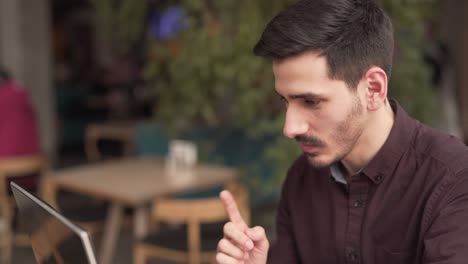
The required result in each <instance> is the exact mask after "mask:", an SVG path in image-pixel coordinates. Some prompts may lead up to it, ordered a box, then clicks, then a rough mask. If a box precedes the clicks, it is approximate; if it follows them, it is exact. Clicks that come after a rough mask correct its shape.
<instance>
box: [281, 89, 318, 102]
mask: <svg viewBox="0 0 468 264" xmlns="http://www.w3.org/2000/svg"><path fill="white" fill-rule="evenodd" d="M275 92H276V94H278V96H279V97H281V98H284V99H286V97H287V98H288V99H291V100H294V99H319V98H322V97H323V96H322V95H321V94H317V93H312V92H307V93H299V94H289V95H287V96H286V97H285V96H283V95H281V94H280V93H278V91H275Z"/></svg>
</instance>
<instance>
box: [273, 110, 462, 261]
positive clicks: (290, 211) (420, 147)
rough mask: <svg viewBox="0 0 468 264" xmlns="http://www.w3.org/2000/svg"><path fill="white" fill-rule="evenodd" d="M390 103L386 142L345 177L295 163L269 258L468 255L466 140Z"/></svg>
mask: <svg viewBox="0 0 468 264" xmlns="http://www.w3.org/2000/svg"><path fill="white" fill-rule="evenodd" d="M392 107H393V110H394V112H395V124H394V126H393V129H392V131H391V133H390V136H389V137H388V139H387V141H386V142H385V144H384V146H383V147H382V148H381V149H380V151H379V152H378V153H377V155H376V156H375V157H374V158H373V159H372V160H371V161H370V162H369V163H368V165H367V166H365V167H364V168H363V169H362V170H361V171H360V172H359V173H358V174H357V175H354V176H352V177H350V178H348V179H346V180H347V181H345V182H344V183H342V181H336V180H335V179H334V178H333V177H332V176H333V175H332V172H331V170H330V168H323V169H314V168H312V167H311V166H310V165H309V163H308V161H307V158H306V157H305V156H301V157H300V158H299V159H298V160H297V162H296V163H295V164H294V165H293V167H292V168H291V170H290V172H289V174H288V177H287V179H286V182H285V183H284V188H283V193H282V197H281V201H280V204H279V210H278V219H277V233H278V235H277V240H276V241H277V243H276V245H274V246H273V248H272V250H271V255H270V256H269V263H270V264H285V263H288V264H296V263H303V264H429V263H431V264H461V263H468V148H467V147H466V146H465V145H464V144H463V143H462V142H461V141H459V140H458V139H456V138H454V137H452V136H449V135H445V134H442V133H440V132H437V131H435V130H433V129H431V128H429V127H427V126H425V125H423V124H421V123H419V122H418V121H416V120H414V119H412V118H410V117H409V116H408V115H407V114H406V113H405V111H404V110H403V109H402V108H401V107H399V106H398V105H397V104H396V103H395V102H394V101H392ZM375 133H379V131H375Z"/></svg>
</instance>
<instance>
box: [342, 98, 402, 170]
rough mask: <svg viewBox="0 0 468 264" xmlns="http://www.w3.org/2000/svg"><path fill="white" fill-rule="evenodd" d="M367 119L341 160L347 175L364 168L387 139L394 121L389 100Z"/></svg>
mask: <svg viewBox="0 0 468 264" xmlns="http://www.w3.org/2000/svg"><path fill="white" fill-rule="evenodd" d="M368 121H369V122H368V125H367V127H366V128H365V129H364V131H363V132H362V134H361V136H360V137H359V139H358V141H357V142H356V145H355V146H354V147H353V149H352V150H351V152H350V153H349V154H348V155H347V156H346V157H345V158H344V159H343V160H342V161H341V162H342V164H343V166H344V167H345V168H346V171H347V173H348V175H354V174H356V173H357V172H359V171H360V170H361V169H362V168H364V166H366V165H367V163H369V162H370V161H371V160H372V159H373V158H374V157H375V155H377V153H378V152H379V150H380V149H381V148H382V146H383V145H384V143H385V141H387V138H388V136H389V135H390V131H391V130H392V127H393V123H394V113H393V110H392V108H391V106H390V102H389V101H388V100H387V101H386V102H385V105H384V107H382V108H381V109H379V110H378V111H376V112H374V113H372V116H370V117H369V120H368Z"/></svg>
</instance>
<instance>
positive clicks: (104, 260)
mask: <svg viewBox="0 0 468 264" xmlns="http://www.w3.org/2000/svg"><path fill="white" fill-rule="evenodd" d="M122 214H123V206H122V205H120V204H112V205H111V207H110V208H109V211H108V213H107V218H106V226H105V227H104V234H103V238H102V242H101V248H100V249H99V250H100V252H99V253H100V254H99V258H100V259H99V263H100V264H110V263H111V262H112V257H113V255H114V249H115V246H116V243H117V239H118V237H119V232H120V225H121V222H122Z"/></svg>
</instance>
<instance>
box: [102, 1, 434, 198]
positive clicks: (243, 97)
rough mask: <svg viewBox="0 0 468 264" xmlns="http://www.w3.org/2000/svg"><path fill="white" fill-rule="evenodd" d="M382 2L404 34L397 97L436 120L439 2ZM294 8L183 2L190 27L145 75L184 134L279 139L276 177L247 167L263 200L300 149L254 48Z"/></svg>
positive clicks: (170, 122) (162, 112) (273, 159)
mask: <svg viewBox="0 0 468 264" xmlns="http://www.w3.org/2000/svg"><path fill="white" fill-rule="evenodd" d="M101 1H107V2H112V0H101ZM378 1H379V2H380V4H382V6H383V7H384V9H385V10H386V11H387V12H388V13H389V14H390V16H391V17H392V19H393V22H394V27H395V33H396V42H397V44H396V56H395V67H394V71H393V74H392V78H391V88H390V93H391V95H392V96H395V97H397V98H398V99H399V101H400V102H401V103H402V105H403V106H404V107H405V108H406V109H407V110H408V111H409V112H410V113H411V114H412V115H413V116H416V117H417V118H419V119H422V120H423V121H431V118H432V117H433V113H434V111H433V106H434V95H433V94H432V92H431V86H430V84H429V78H428V71H427V69H426V67H425V66H424V64H423V62H422V55H421V53H422V48H423V42H422V39H423V38H422V35H423V19H424V18H425V17H426V16H428V15H430V13H431V11H432V8H433V2H435V0H424V1H418V0H413V1H410V0H378ZM127 2H128V3H135V1H127ZM136 2H138V1H136ZM293 2H295V1H293V0H255V1H252V0H213V1H210V0H206V1H200V0H181V1H180V4H181V5H182V6H183V7H184V9H185V10H186V12H187V27H188V28H187V29H186V30H185V31H184V32H183V33H181V34H180V35H179V36H178V37H177V38H175V39H173V40H170V41H168V42H165V43H161V42H157V41H154V40H152V41H150V42H149V44H148V47H149V50H148V53H149V56H148V57H149V61H148V62H147V65H146V69H145V74H146V77H147V78H148V79H149V80H151V81H152V82H153V83H154V85H155V89H157V92H158V95H159V96H158V98H159V100H158V102H157V104H156V105H157V111H156V113H155V114H156V118H157V120H158V121H159V122H160V123H163V124H165V125H167V126H168V127H169V128H171V129H172V131H174V132H176V133H177V132H180V131H184V130H187V129H190V128H194V127H237V128H245V129H246V131H247V133H248V135H249V136H250V137H253V138H262V137H265V136H269V137H272V138H273V139H272V141H271V144H269V145H268V146H267V147H266V148H265V150H264V152H263V156H262V157H260V158H259V160H260V163H263V164H265V163H267V164H271V165H272V166H273V170H272V172H271V173H272V174H273V175H272V177H269V178H268V179H264V178H261V177H254V176H253V175H260V174H261V170H262V169H261V165H258V166H255V165H254V166H247V167H245V168H244V174H245V175H247V177H245V180H246V181H247V182H248V183H249V185H250V186H251V188H252V189H254V190H255V193H256V195H260V196H261V195H263V194H268V193H271V192H275V191H277V190H278V188H279V186H280V183H281V182H282V180H283V179H284V176H285V175H286V170H287V168H288V167H289V166H290V164H291V162H292V161H293V160H294V159H295V158H296V157H297V155H298V154H299V150H298V148H297V146H296V144H295V142H292V140H287V139H284V138H283V136H282V135H281V127H282V123H283V118H284V116H283V114H282V112H284V111H283V109H282V106H281V103H280V102H279V100H278V98H277V95H276V94H275V93H274V81H273V76H272V72H271V64H270V62H269V61H268V60H265V59H262V58H257V57H255V56H253V55H252V48H253V46H254V45H255V43H256V42H257V40H258V38H259V37H260V35H261V33H262V31H263V29H264V27H265V25H266V23H267V22H268V21H269V20H270V19H271V18H272V17H273V16H274V15H275V14H276V13H277V12H278V11H279V10H281V9H283V8H284V7H285V6H286V5H288V4H290V3H293ZM128 5H129V6H128V7H127V8H130V4H128ZM138 10H143V9H138ZM106 12H107V11H106ZM106 12H103V13H106ZM124 13H126V14H127V12H124ZM128 13H130V12H128ZM135 13H137V12H135ZM135 13H132V14H135ZM106 14H107V13H106ZM107 16H109V14H107ZM122 17H123V18H125V16H122ZM128 17H130V16H127V18H128ZM123 20H124V19H123ZM123 24H125V23H123ZM128 32H134V33H135V32H136V31H132V30H128ZM124 35H131V34H124ZM129 39H132V38H129Z"/></svg>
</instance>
